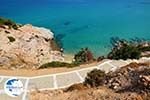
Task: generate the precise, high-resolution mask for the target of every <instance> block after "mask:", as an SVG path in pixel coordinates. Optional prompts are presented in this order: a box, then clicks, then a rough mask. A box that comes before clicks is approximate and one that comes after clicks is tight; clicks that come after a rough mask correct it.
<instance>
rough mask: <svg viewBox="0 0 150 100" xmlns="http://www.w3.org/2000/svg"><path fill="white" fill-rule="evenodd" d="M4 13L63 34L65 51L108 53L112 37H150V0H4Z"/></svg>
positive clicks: (0, 6)
mask: <svg viewBox="0 0 150 100" xmlns="http://www.w3.org/2000/svg"><path fill="white" fill-rule="evenodd" d="M0 16H2V17H6V18H10V19H12V20H14V21H16V22H17V23H22V24H27V23H31V24H33V25H36V26H40V27H46V28H49V29H51V30H52V31H53V32H54V34H55V36H62V37H61V42H62V44H63V48H64V51H65V53H67V54H74V53H76V52H77V51H78V50H80V48H84V47H88V48H90V49H91V50H92V51H93V53H94V55H95V56H97V57H98V56H100V55H106V54H107V53H108V52H109V51H110V49H111V44H110V39H111V38H112V37H119V38H123V39H131V38H141V39H142V38H144V39H150V0H0Z"/></svg>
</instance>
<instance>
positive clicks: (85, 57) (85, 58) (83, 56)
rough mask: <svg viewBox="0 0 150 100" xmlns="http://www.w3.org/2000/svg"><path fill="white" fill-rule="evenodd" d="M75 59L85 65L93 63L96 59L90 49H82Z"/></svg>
mask: <svg viewBox="0 0 150 100" xmlns="http://www.w3.org/2000/svg"><path fill="white" fill-rule="evenodd" d="M74 59H75V62H77V63H80V64H83V63H87V62H89V61H93V60H94V57H93V54H92V52H91V51H90V50H89V49H88V48H85V49H83V48H82V49H81V50H80V51H79V52H78V53H77V54H75V56H74Z"/></svg>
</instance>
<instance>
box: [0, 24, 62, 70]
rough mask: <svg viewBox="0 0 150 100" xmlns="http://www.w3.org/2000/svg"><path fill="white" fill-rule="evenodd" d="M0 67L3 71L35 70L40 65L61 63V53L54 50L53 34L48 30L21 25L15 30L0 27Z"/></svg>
mask: <svg viewBox="0 0 150 100" xmlns="http://www.w3.org/2000/svg"><path fill="white" fill-rule="evenodd" d="M0 38H1V39H0V66H1V68H4V69H21V68H28V69H35V68H38V67H39V66H40V65H42V64H44V63H47V62H52V61H63V60H64V59H63V57H62V53H61V52H60V51H58V50H54V49H53V48H52V47H53V45H54V44H52V43H53V42H52V41H54V40H53V38H54V34H53V33H52V32H51V30H49V29H45V28H41V27H35V26H32V25H29V24H27V25H22V26H19V27H18V28H17V29H14V28H10V27H8V26H6V25H1V27H0Z"/></svg>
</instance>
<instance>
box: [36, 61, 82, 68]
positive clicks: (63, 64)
mask: <svg viewBox="0 0 150 100" xmlns="http://www.w3.org/2000/svg"><path fill="white" fill-rule="evenodd" d="M78 65H79V64H77V63H75V62H72V63H66V62H58V61H53V62H50V63H46V64H43V65H41V66H40V67H39V69H43V68H56V67H68V68H71V67H76V66H78Z"/></svg>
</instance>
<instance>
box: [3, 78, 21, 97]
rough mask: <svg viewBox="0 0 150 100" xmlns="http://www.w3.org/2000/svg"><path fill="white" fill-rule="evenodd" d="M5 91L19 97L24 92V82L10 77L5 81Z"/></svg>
mask: <svg viewBox="0 0 150 100" xmlns="http://www.w3.org/2000/svg"><path fill="white" fill-rule="evenodd" d="M4 91H5V93H6V94H8V95H9V96H11V97H17V96H19V95H20V94H21V93H22V92H23V84H22V82H21V81H20V80H19V79H17V78H10V79H8V80H7V81H6V82H5V85H4Z"/></svg>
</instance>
